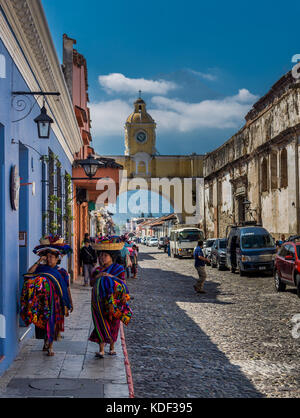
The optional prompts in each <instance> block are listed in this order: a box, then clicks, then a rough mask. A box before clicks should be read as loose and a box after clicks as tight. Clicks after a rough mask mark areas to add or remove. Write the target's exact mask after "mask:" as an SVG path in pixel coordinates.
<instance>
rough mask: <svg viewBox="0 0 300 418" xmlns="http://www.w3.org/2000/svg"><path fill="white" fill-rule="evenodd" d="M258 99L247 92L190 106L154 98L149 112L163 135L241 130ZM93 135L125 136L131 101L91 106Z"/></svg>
mask: <svg viewBox="0 0 300 418" xmlns="http://www.w3.org/2000/svg"><path fill="white" fill-rule="evenodd" d="M257 99H258V97H257V96H255V95H253V94H252V93H250V92H249V90H247V89H241V90H239V92H238V94H236V95H234V96H229V97H226V98H224V99H221V100H203V101H201V102H199V103H188V102H184V101H181V100H176V99H169V98H166V97H162V96H154V97H152V100H151V106H150V103H149V104H148V112H149V113H150V115H151V116H152V117H153V118H154V120H155V121H156V123H157V129H158V132H159V131H164V132H167V131H168V132H170V133H171V132H192V131H196V130H199V129H203V128H210V129H226V128H236V129H238V128H239V127H240V125H241V123H242V122H243V120H244V116H245V115H246V113H247V112H248V111H249V109H250V108H251V106H252V104H253V103H254V102H255V101H256V100H257ZM90 108H91V119H92V132H93V135H97V136H101V137H105V136H108V135H120V136H121V137H123V136H124V124H125V121H126V119H127V117H128V116H129V115H130V114H131V113H132V111H133V105H132V103H131V102H127V101H125V100H110V101H102V102H99V103H92V104H91V106H90Z"/></svg>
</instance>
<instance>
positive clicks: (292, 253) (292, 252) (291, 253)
mask: <svg viewBox="0 0 300 418" xmlns="http://www.w3.org/2000/svg"><path fill="white" fill-rule="evenodd" d="M288 254H289V255H292V256H293V257H294V258H295V248H294V246H293V245H291V244H290V245H289V246H288Z"/></svg>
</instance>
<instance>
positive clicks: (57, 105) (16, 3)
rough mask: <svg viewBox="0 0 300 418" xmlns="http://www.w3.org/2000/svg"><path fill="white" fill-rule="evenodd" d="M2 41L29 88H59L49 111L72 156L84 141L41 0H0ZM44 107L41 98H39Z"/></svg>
mask: <svg viewBox="0 0 300 418" xmlns="http://www.w3.org/2000/svg"><path fill="white" fill-rule="evenodd" d="M0 6H1V7H2V9H3V10H4V13H5V17H6V19H7V21H8V22H9V25H10V26H11V29H10V27H9V25H8V24H7V22H6V20H5V17H4V16H3V15H2V13H0V32H1V34H2V41H3V43H4V45H5V47H6V49H7V50H8V52H9V54H10V55H11V57H12V59H13V61H14V63H15V65H16V66H17V67H18V69H19V71H20V73H21V75H22V77H23V78H24V80H25V82H26V84H27V85H28V88H29V90H30V91H39V90H43V91H59V92H60V93H61V96H60V99H59V100H58V101H57V99H55V98H53V97H49V99H48V100H47V105H48V106H47V105H46V107H47V111H48V113H49V114H50V115H51V117H52V118H53V119H54V120H55V121H56V124H55V125H54V126H53V127H52V130H53V132H54V134H55V135H56V137H57V139H58V141H59V142H60V144H61V146H62V147H63V149H64V151H65V153H66V155H67V156H68V158H69V160H70V161H71V162H73V155H74V154H75V153H76V152H78V151H79V150H80V148H81V147H82V145H83V142H82V138H81V135H80V130H79V127H78V124H77V120H76V116H75V113H74V110H73V104H72V100H71V97H70V94H69V91H68V88H67V85H66V82H65V79H64V76H63V72H62V69H61V65H60V63H59V61H58V57H57V54H56V50H55V48H54V44H53V41H52V38H51V34H50V31H49V28H48V24H47V21H46V17H45V14H44V11H43V8H42V5H41V2H40V0H35V1H29V0H10V1H9V2H7V1H6V0H0ZM38 103H39V105H40V107H42V101H41V100H40V101H38Z"/></svg>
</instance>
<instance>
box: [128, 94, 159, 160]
mask: <svg viewBox="0 0 300 418" xmlns="http://www.w3.org/2000/svg"><path fill="white" fill-rule="evenodd" d="M140 93H141V92H140ZM155 129H156V123H155V121H154V120H153V119H152V117H151V116H150V115H149V113H147V110H146V103H145V102H144V100H143V99H142V98H141V96H140V97H139V98H138V99H137V100H136V101H135V102H134V111H133V113H131V115H129V116H128V118H127V121H126V123H125V155H129V156H134V155H135V154H137V153H146V154H149V156H152V155H154V154H156V148H155V142H156V133H155Z"/></svg>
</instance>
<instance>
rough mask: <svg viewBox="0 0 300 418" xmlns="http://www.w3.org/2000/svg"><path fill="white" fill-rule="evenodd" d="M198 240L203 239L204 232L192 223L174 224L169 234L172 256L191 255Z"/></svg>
mask: <svg viewBox="0 0 300 418" xmlns="http://www.w3.org/2000/svg"><path fill="white" fill-rule="evenodd" d="M199 240H202V241H203V240H204V233H203V231H202V230H201V229H199V228H196V227H195V226H193V225H175V226H174V227H173V228H172V229H171V234H170V250H171V256H172V257H180V258H181V257H193V254H194V248H195V247H196V246H197V244H198V241H199Z"/></svg>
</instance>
